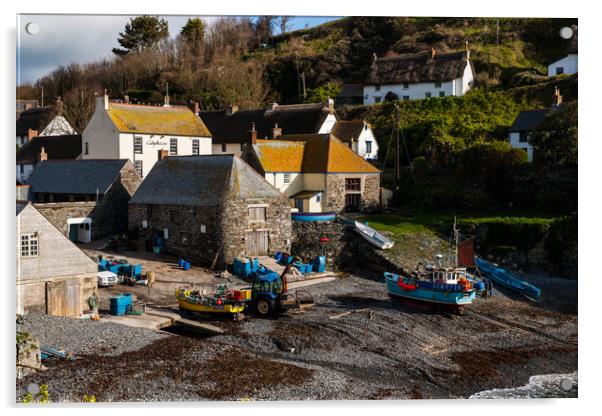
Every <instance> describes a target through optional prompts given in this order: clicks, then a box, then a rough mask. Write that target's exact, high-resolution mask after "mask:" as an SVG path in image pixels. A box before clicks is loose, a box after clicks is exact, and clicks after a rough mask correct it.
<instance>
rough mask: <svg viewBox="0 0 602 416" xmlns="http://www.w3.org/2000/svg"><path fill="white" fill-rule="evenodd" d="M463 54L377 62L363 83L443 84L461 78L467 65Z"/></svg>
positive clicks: (423, 53) (420, 54)
mask: <svg viewBox="0 0 602 416" xmlns="http://www.w3.org/2000/svg"><path fill="white" fill-rule="evenodd" d="M468 63H469V60H468V55H467V52H466V51H462V52H452V53H445V54H435V57H434V58H433V57H432V55H431V52H421V53H417V54H412V55H402V56H396V57H389V58H378V59H376V60H375V61H374V62H373V64H372V67H371V68H370V72H369V74H368V78H367V80H366V84H371V85H378V84H403V83H410V84H413V83H418V82H446V81H452V80H454V79H456V78H460V77H461V76H462V75H463V74H464V69H465V68H466V65H468Z"/></svg>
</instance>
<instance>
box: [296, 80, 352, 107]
mask: <svg viewBox="0 0 602 416" xmlns="http://www.w3.org/2000/svg"><path fill="white" fill-rule="evenodd" d="M341 89H343V84H342V83H340V82H329V83H326V84H324V85H321V86H319V87H316V88H308V90H307V98H306V99H305V102H306V103H323V102H325V101H326V100H327V99H328V98H334V97H336V96H337V95H339V93H340V92H341Z"/></svg>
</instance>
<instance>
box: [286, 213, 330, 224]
mask: <svg viewBox="0 0 602 416" xmlns="http://www.w3.org/2000/svg"><path fill="white" fill-rule="evenodd" d="M291 217H292V219H293V221H301V222H316V221H334V220H335V218H336V217H337V214H336V213H335V212H293V213H291Z"/></svg>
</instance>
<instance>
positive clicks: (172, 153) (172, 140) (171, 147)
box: [169, 137, 178, 156]
mask: <svg viewBox="0 0 602 416" xmlns="http://www.w3.org/2000/svg"><path fill="white" fill-rule="evenodd" d="M174 143H175V145H174ZM174 149H175V151H174ZM169 155H170V156H177V155H178V139H177V138H175V137H172V138H170V139H169Z"/></svg>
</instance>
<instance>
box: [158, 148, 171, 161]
mask: <svg viewBox="0 0 602 416" xmlns="http://www.w3.org/2000/svg"><path fill="white" fill-rule="evenodd" d="M168 156H169V151H168V150H165V149H161V150H159V160H163V159H166V158H167V157H168Z"/></svg>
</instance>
